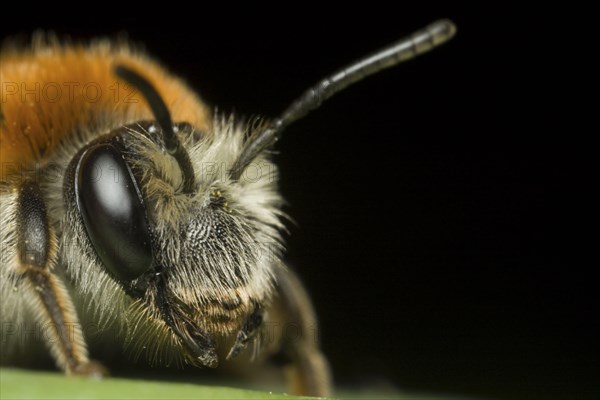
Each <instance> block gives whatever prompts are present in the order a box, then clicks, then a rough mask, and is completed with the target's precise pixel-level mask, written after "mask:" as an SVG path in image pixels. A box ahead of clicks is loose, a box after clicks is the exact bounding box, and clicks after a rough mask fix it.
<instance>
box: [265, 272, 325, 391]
mask: <svg viewBox="0 0 600 400" xmlns="http://www.w3.org/2000/svg"><path fill="white" fill-rule="evenodd" d="M275 272H276V279H277V296H276V299H275V303H274V304H273V307H272V309H271V310H270V311H271V313H272V314H273V316H272V317H273V318H274V320H275V321H277V322H276V323H277V324H278V325H279V326H280V328H282V332H280V338H279V346H280V349H279V351H280V354H281V355H283V356H284V358H287V359H288V360H289V361H290V363H289V365H288V368H287V377H288V381H289V385H290V386H291V388H292V392H293V393H294V394H300V395H310V396H320V397H326V396H329V395H331V393H332V379H331V373H330V370H329V365H328V363H327V359H326V358H325V356H324V355H323V353H322V352H321V349H320V346H319V340H318V326H317V318H316V316H315V312H314V308H313V306H312V303H311V301H310V298H309V297H308V294H307V293H306V290H305V289H304V287H303V286H302V283H301V282H300V280H299V279H298V278H297V277H296V275H295V274H294V273H293V272H292V271H291V270H290V269H288V268H277V269H276V270H275ZM288 328H291V331H293V332H294V333H297V334H290V332H288Z"/></svg>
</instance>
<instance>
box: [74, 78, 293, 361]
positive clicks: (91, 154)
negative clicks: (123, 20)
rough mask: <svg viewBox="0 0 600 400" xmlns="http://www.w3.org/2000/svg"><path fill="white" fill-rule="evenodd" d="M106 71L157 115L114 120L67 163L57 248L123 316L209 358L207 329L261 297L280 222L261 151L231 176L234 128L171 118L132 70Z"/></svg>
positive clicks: (87, 286)
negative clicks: (205, 127)
mask: <svg viewBox="0 0 600 400" xmlns="http://www.w3.org/2000/svg"><path fill="white" fill-rule="evenodd" d="M116 73H117V75H118V76H119V77H121V78H123V79H125V80H126V81H128V82H129V83H130V84H131V85H132V86H134V87H136V88H137V89H138V90H139V91H140V92H141V93H142V95H143V96H144V98H145V99H146V100H147V102H148V104H149V105H150V108H151V109H152V111H153V115H154V117H155V119H154V120H146V121H138V122H136V123H133V124H129V125H126V126H122V127H118V128H117V129H114V130H113V131H111V132H109V133H107V134H106V135H103V136H100V137H98V138H97V139H96V140H94V141H92V142H91V143H89V144H87V145H85V146H84V147H83V148H82V149H81V150H80V151H79V152H78V153H77V154H76V155H75V157H74V158H73V160H72V161H71V164H70V166H69V168H68V170H67V178H66V179H65V193H66V196H65V197H66V199H67V202H70V204H71V206H70V207H67V213H66V215H67V217H66V218H67V219H68V221H67V223H66V224H65V227H66V229H67V230H68V232H65V234H66V235H67V237H69V238H71V239H70V240H67V249H68V250H67V251H70V252H72V253H75V252H76V253H78V257H77V259H81V260H85V262H83V264H84V265H82V266H81V267H80V268H79V273H78V272H77V271H76V272H75V274H74V275H75V279H76V281H77V282H78V287H79V288H80V289H81V290H84V291H89V292H94V291H97V292H100V291H103V292H104V293H103V295H104V296H103V297H104V298H105V299H107V298H108V299H110V298H115V300H114V303H115V304H122V305H123V307H124V308H123V309H122V311H121V312H123V313H124V315H125V316H126V318H129V319H134V320H136V319H140V320H141V318H142V317H141V316H144V317H145V319H147V320H149V321H151V324H154V327H148V328H146V329H154V330H156V328H157V327H158V328H159V329H158V330H162V331H163V332H164V335H165V337H167V339H168V340H169V341H171V342H172V343H173V346H174V347H176V348H180V349H182V350H183V352H182V353H183V354H184V355H185V356H186V360H188V361H189V362H191V363H193V364H201V365H208V366H215V365H216V354H215V342H214V340H215V337H217V336H227V335H231V334H233V333H236V332H238V331H240V330H241V329H242V327H243V325H244V324H245V322H246V321H247V319H248V318H249V317H250V316H251V315H253V314H254V313H256V312H257V310H260V309H261V308H262V307H263V305H264V304H266V303H267V302H268V300H269V299H270V296H271V292H272V288H273V282H272V281H273V279H272V270H273V268H274V267H275V266H278V265H279V263H280V262H279V257H280V253H281V240H280V234H279V232H280V230H281V228H282V225H281V221H280V217H281V212H280V206H281V199H280V197H279V195H278V194H277V191H276V182H275V178H276V170H275V167H274V165H273V164H272V163H271V162H270V161H269V160H268V159H267V158H266V157H265V156H264V155H263V154H261V155H260V156H259V157H256V158H255V160H254V162H253V163H252V165H251V166H246V170H249V169H252V172H251V173H248V174H247V175H246V176H239V175H238V176H235V177H234V176H232V173H231V166H232V165H234V163H235V162H236V159H237V158H238V157H239V155H240V154H241V152H242V151H243V147H244V141H245V138H246V137H247V136H248V133H247V132H246V130H247V129H246V127H245V126H244V125H236V124H235V122H234V121H233V119H232V118H230V119H219V118H216V120H215V121H214V123H213V126H212V131H211V132H200V131H197V130H196V129H195V128H194V127H193V126H191V125H190V124H188V123H185V122H176V123H173V122H172V121H171V117H170V113H169V111H168V109H167V107H166V105H165V104H164V102H163V101H162V99H161V97H160V96H159V94H158V92H157V91H156V90H155V89H154V88H153V87H152V86H151V85H150V84H149V83H148V82H147V81H146V80H145V79H144V78H143V77H142V76H141V75H139V74H137V73H136V72H133V71H132V70H129V69H127V68H125V67H122V66H119V67H117V68H116ZM71 259H72V258H71ZM74 269H76V268H74ZM107 291H108V292H109V293H112V294H113V296H106V294H107V293H106V292H107ZM116 298H118V299H116ZM104 301H106V300H104ZM109 301H110V300H109ZM113 312H114V310H113ZM133 325H139V324H137V323H134V324H133ZM154 335H156V333H154Z"/></svg>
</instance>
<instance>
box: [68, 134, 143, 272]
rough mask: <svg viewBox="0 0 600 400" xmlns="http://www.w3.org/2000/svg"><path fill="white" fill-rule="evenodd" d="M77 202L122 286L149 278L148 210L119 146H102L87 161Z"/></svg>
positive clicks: (103, 257) (78, 178)
mask: <svg viewBox="0 0 600 400" xmlns="http://www.w3.org/2000/svg"><path fill="white" fill-rule="evenodd" d="M75 196H76V198H77V205H78V207H79V210H80V212H81V216H82V218H83V222H84V225H85V228H86V230H87V233H88V236H89V238H90V240H91V242H92V245H93V246H94V249H95V250H96V254H98V256H99V257H100V259H101V260H102V263H103V264H104V266H105V268H106V269H107V270H108V271H109V272H110V273H111V274H112V275H113V276H114V277H116V278H118V279H119V280H120V281H122V282H124V281H131V280H133V279H136V278H138V277H139V276H140V275H142V274H143V273H144V272H146V271H147V270H148V269H149V268H150V267H151V264H152V249H151V246H150V233H149V230H148V224H147V222H146V209H145V207H144V203H143V201H142V197H141V194H140V191H139V189H138V187H137V184H136V181H135V179H134V177H133V174H132V172H131V170H130V169H129V167H128V166H127V164H126V162H125V160H123V157H122V155H121V152H120V151H119V150H118V149H117V148H116V147H115V146H113V145H111V144H99V145H96V146H94V147H91V148H90V149H88V150H87V151H86V152H85V153H84V154H83V155H82V157H81V159H80V160H79V162H78V164H77V170H76V183H75Z"/></svg>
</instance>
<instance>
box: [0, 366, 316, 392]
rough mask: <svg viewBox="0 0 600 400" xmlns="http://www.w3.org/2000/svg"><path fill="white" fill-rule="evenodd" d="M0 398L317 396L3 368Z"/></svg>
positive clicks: (1, 370)
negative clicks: (94, 377)
mask: <svg viewBox="0 0 600 400" xmlns="http://www.w3.org/2000/svg"><path fill="white" fill-rule="evenodd" d="M0 399H2V400H12V399H45V400H46V399H47V400H51V399H57V400H58V399H60V400H71V399H78V400H80V399H90V400H91V399H94V400H100V399H102V400H107V399H140V400H142V399H143V400H154V399H169V400H184V399H199V400H200V399H207V400H209V399H210V400H225V399H227V400H233V399H235V400H238V399H239V400H246V399H260V400H263V399H265V400H282V399H285V400H298V399H314V397H310V398H309V397H296V396H289V395H287V394H282V393H269V392H259V391H254V390H243V389H234V388H226V387H218V386H200V385H192V384H188V383H171V382H153V381H146V380H139V379H136V380H129V379H119V378H104V379H90V378H85V377H78V376H77V377H75V376H65V375H63V374H60V373H51V372H34V371H25V370H19V369H9V368H2V369H0Z"/></svg>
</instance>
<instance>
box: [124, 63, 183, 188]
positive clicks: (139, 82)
mask: <svg viewBox="0 0 600 400" xmlns="http://www.w3.org/2000/svg"><path fill="white" fill-rule="evenodd" d="M115 74H116V75H117V76H118V77H119V78H122V79H123V80H124V81H125V82H127V83H129V84H130V85H131V86H133V87H135V88H136V89H138V90H139V91H140V92H141V94H142V96H144V98H145V99H146V101H147V102H148V105H149V106H150V109H151V110H152V114H154V118H155V119H156V122H158V124H159V125H160V127H161V129H162V134H163V139H164V141H165V148H166V149H167V152H168V153H169V154H171V155H172V156H173V157H175V159H176V160H177V163H178V164H179V168H180V169H181V174H182V176H183V192H184V193H192V192H193V191H194V181H195V174H194V166H193V165H192V161H191V160H190V156H189V154H188V153H187V151H186V150H185V148H184V147H183V146H182V145H181V142H180V141H179V139H178V138H177V135H176V134H175V131H174V130H173V121H172V120H171V113H170V112H169V109H168V108H167V105H166V104H165V102H164V101H163V99H162V98H161V97H160V94H159V93H158V91H157V90H156V89H155V88H154V86H152V84H151V83H150V82H148V81H147V80H146V78H144V77H143V76H141V75H139V74H138V73H137V72H135V71H133V70H131V69H129V68H127V67H125V66H123V65H117V66H116V67H115Z"/></svg>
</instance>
